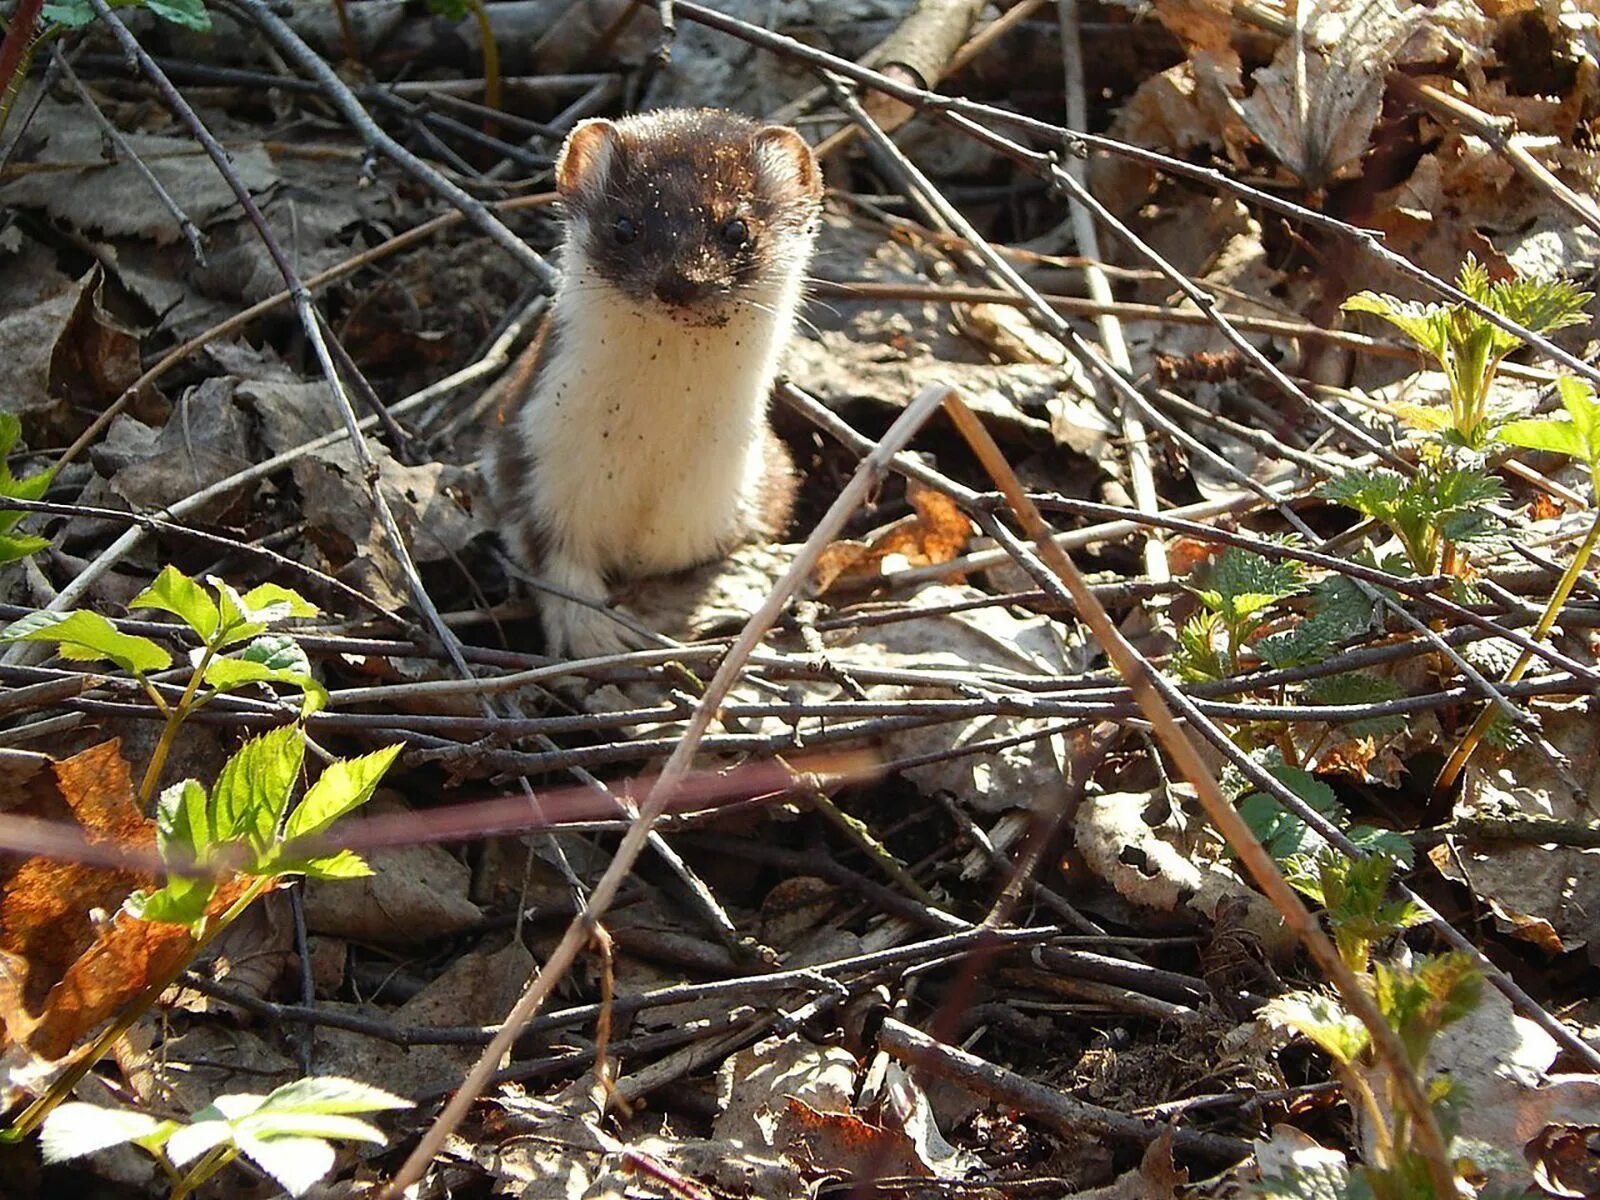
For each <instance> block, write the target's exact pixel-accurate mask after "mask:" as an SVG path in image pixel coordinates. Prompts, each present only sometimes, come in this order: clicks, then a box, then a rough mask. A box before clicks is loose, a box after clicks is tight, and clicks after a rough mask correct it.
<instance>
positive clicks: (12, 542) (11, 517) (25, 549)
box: [0, 413, 55, 563]
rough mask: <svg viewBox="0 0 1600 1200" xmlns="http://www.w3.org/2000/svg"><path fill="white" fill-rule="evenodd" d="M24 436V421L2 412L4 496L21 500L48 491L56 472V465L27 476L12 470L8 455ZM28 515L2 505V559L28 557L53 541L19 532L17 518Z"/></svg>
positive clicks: (0, 493) (0, 482) (0, 489)
mask: <svg viewBox="0 0 1600 1200" xmlns="http://www.w3.org/2000/svg"><path fill="white" fill-rule="evenodd" d="M21 436H22V422H21V421H19V420H17V418H16V417H14V416H12V415H11V414H10V413H0V500H4V499H5V498H6V497H8V496H9V497H12V498H13V499H17V500H37V499H39V497H41V496H43V495H44V493H45V489H46V488H48V487H49V486H50V480H51V478H52V477H53V476H54V475H55V471H54V469H53V468H49V469H46V470H43V471H38V472H35V473H34V474H32V475H29V476H27V477H26V478H25V479H18V478H17V477H16V476H15V475H13V474H12V473H11V467H10V465H9V464H8V463H7V462H6V458H7V457H8V456H9V455H10V454H11V449H12V447H14V446H15V445H16V444H17V439H18V438H19V437H21ZM26 515H27V514H25V513H20V512H17V511H16V510H15V509H13V510H10V511H7V510H6V509H4V508H0V563H8V562H16V561H17V560H18V559H19V558H27V557H28V555H30V554H32V553H34V551H36V550H43V549H44V548H45V547H46V546H48V545H49V544H50V541H49V539H48V538H42V537H36V536H34V535H33V534H28V533H18V532H17V522H19V521H21V520H22V518H23V517H24V516H26Z"/></svg>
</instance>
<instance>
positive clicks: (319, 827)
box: [284, 743, 405, 841]
mask: <svg viewBox="0 0 1600 1200" xmlns="http://www.w3.org/2000/svg"><path fill="white" fill-rule="evenodd" d="M403 749H405V747H404V745H402V744H399V743H396V744H395V745H393V746H385V747H384V748H383V749H382V750H377V751H374V752H373V753H371V754H363V755H362V756H361V757H360V758H349V759H340V760H338V761H337V762H332V763H329V764H328V766H327V768H326V769H325V770H324V771H323V772H322V774H321V775H319V776H318V777H317V781H316V782H315V783H314V784H312V785H311V788H310V790H308V791H307V792H306V795H305V799H303V800H302V801H300V804H299V806H298V807H297V808H296V809H295V810H294V812H292V813H290V814H289V823H288V825H287V827H286V828H285V830H284V840H285V841H291V840H293V839H296V838H307V837H315V836H316V835H317V834H319V833H322V832H323V831H324V830H326V829H327V828H328V827H329V826H330V825H332V824H333V823H334V822H335V821H337V820H338V819H339V818H340V817H342V816H344V815H345V814H346V813H348V812H350V811H352V810H353V809H356V808H359V807H360V806H361V805H363V804H365V803H366V802H367V801H368V800H370V799H371V798H372V793H373V791H374V790H375V789H376V788H377V786H378V783H379V782H380V781H381V780H382V779H383V776H384V772H386V771H387V770H388V769H389V767H390V765H391V764H392V763H393V762H394V760H395V758H396V757H398V755H399V754H400V751H401V750H403Z"/></svg>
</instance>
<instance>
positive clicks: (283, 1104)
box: [256, 1075, 412, 1113]
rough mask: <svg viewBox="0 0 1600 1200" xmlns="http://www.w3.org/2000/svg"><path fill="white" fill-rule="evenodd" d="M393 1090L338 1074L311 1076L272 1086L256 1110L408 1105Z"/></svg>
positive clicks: (366, 1109) (365, 1108) (354, 1110)
mask: <svg viewBox="0 0 1600 1200" xmlns="http://www.w3.org/2000/svg"><path fill="white" fill-rule="evenodd" d="M411 1106H412V1105H411V1101H410V1100H407V1099H406V1098H405V1097H403V1096H396V1095H395V1094H394V1093H393V1092H386V1091H384V1090H383V1089H382V1088H379V1087H373V1086H372V1085H371V1084H370V1083H363V1082H361V1081H360V1080H359V1079H346V1078H345V1077H344V1076H342V1075H311V1076H308V1077H306V1078H305V1079H296V1080H294V1081H293V1082H292V1083H286V1084H284V1085H283V1086H282V1087H280V1088H276V1089H274V1090H273V1091H272V1092H270V1093H269V1094H268V1095H267V1097H266V1098H265V1099H264V1100H263V1101H262V1102H261V1105H260V1107H259V1108H257V1110H256V1111H257V1112H264V1111H271V1112H303V1113H372V1112H386V1111H388V1110H391V1109H401V1108H410V1107H411Z"/></svg>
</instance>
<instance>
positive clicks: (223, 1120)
mask: <svg viewBox="0 0 1600 1200" xmlns="http://www.w3.org/2000/svg"><path fill="white" fill-rule="evenodd" d="M409 1107H411V1102H410V1101H409V1100H403V1099H401V1098H400V1097H399V1096H393V1095H390V1094H389V1093H388V1092H385V1091H383V1090H381V1089H379V1088H375V1087H372V1086H371V1085H370V1084H365V1083H359V1082H357V1081H356V1080H354V1079H342V1078H339V1077H338V1076H323V1077H313V1078H310V1079H300V1080H296V1081H295V1082H294V1083H288V1084H285V1085H284V1086H283V1087H281V1088H278V1089H277V1090H276V1091H273V1092H269V1093H268V1094H266V1095H264V1096H262V1095H255V1094H251V1093H233V1094H229V1095H225V1096H218V1097H217V1098H216V1099H215V1100H214V1101H212V1102H211V1103H210V1104H208V1105H207V1106H206V1107H204V1108H202V1109H200V1110H199V1111H198V1112H196V1113H194V1114H192V1115H191V1116H190V1118H189V1119H188V1120H187V1121H174V1120H162V1119H160V1118H157V1117H152V1116H149V1115H147V1114H145V1113H141V1112H134V1111H132V1110H129V1109H116V1108H102V1107H100V1106H99V1105H95V1104H80V1103H72V1104H63V1105H62V1106H61V1107H60V1108H58V1109H56V1110H55V1111H54V1112H53V1113H51V1114H50V1117H49V1119H48V1120H47V1121H45V1123H44V1132H43V1135H42V1137H41V1139H40V1142H41V1149H42V1151H43V1157H44V1161H45V1162H46V1163H58V1162H65V1161H67V1160H69V1159H73V1158H81V1157H82V1156H84V1155H86V1154H93V1153H95V1152H96V1151H98V1150H106V1149H109V1148H111V1147H112V1146H123V1145H133V1146H137V1147H139V1149H141V1150H143V1151H145V1152H146V1153H147V1154H150V1155H152V1156H154V1158H155V1160H156V1161H157V1162H158V1163H159V1164H160V1165H161V1168H162V1170H163V1171H164V1172H165V1173H166V1175H167V1178H168V1179H169V1180H170V1181H171V1184H172V1191H171V1197H172V1200H184V1198H185V1197H188V1196H190V1195H192V1194H193V1193H194V1191H195V1190H196V1189H197V1188H199V1187H200V1186H201V1185H202V1184H204V1183H205V1182H206V1181H207V1180H209V1179H211V1178H212V1176H214V1175H216V1174H217V1173H218V1172H219V1171H221V1170H222V1169H223V1168H224V1167H226V1166H227V1165H228V1164H229V1163H231V1162H233V1161H234V1160H235V1159H236V1158H239V1157H240V1156H241V1155H242V1156H243V1157H245V1158H246V1159H248V1160H249V1161H250V1162H251V1163H253V1164H255V1166H256V1167H258V1168H260V1170H261V1171H262V1172H263V1173H265V1174H266V1175H267V1176H268V1177H270V1178H271V1179H272V1180H273V1181H275V1182H276V1183H277V1184H278V1186H279V1187H281V1188H283V1190H284V1191H286V1192H288V1193H289V1194H290V1195H291V1196H303V1195H305V1193H306V1192H308V1191H310V1190H311V1188H312V1187H313V1186H315V1184H316V1183H317V1181H318V1180H320V1179H322V1178H324V1177H325V1176H326V1175H327V1174H328V1173H329V1172H330V1171H331V1170H332V1169H333V1166H334V1157H335V1151H334V1147H333V1145H332V1143H334V1142H336V1141H337V1142H351V1141H357V1142H371V1143H373V1144H375V1145H379V1146H381V1145H383V1144H384V1142H385V1141H386V1140H387V1139H386V1138H385V1137H384V1133H383V1130H381V1129H379V1128H378V1127H377V1126H376V1125H374V1124H372V1123H371V1122H370V1121H365V1120H362V1119H361V1118H362V1117H364V1116H365V1115H367V1114H369V1113H375V1112H383V1111H385V1110H391V1109H399V1108H409Z"/></svg>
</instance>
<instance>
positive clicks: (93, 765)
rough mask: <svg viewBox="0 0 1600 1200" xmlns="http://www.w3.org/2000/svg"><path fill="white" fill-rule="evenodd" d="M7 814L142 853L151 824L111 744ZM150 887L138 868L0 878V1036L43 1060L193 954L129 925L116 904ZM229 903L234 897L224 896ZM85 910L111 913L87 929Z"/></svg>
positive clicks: (42, 778) (36, 780) (164, 928)
mask: <svg viewBox="0 0 1600 1200" xmlns="http://www.w3.org/2000/svg"><path fill="white" fill-rule="evenodd" d="M5 807H6V808H7V809H8V810H10V811H12V812H15V813H18V814H21V815H27V816H34V817H40V818H43V819H47V820H55V821H62V820H70V821H73V822H75V823H77V824H78V825H79V826H81V827H82V829H83V831H84V833H85V835H86V836H87V837H88V839H89V840H90V841H91V842H94V843H105V844H113V845H118V846H126V847H129V848H133V849H139V850H150V849H153V848H154V846H155V826H154V824H153V823H152V822H150V821H148V820H146V819H145V818H144V817H143V816H142V815H141V814H140V812H139V806H138V803H137V801H136V800H135V798H134V793H133V784H132V781H131V779H130V777H129V774H128V764H127V762H126V761H125V760H124V759H123V757H122V753H121V749H120V743H119V742H117V741H115V740H112V741H109V742H102V743H101V744H100V745H98V746H95V747H92V748H91V749H88V750H85V751H84V752H83V753H81V754H77V755H74V756H73V757H71V758H68V759H63V760H62V761H60V762H56V763H53V764H51V767H50V771H49V773H48V775H45V774H44V773H40V774H37V775H35V776H34V777H33V779H32V780H30V781H29V782H28V784H27V785H26V791H25V793H24V794H23V795H22V796H20V797H10V796H8V797H5ZM155 884H156V881H155V879H154V878H153V877H152V876H150V875H147V874H144V873H141V872H137V871H123V870H108V869H105V868H100V867H86V866H81V865H79V864H77V863H71V862H62V861H58V860H55V859H46V858H29V859H25V860H23V861H22V862H20V863H18V864H16V865H15V866H14V867H10V868H8V869H6V870H5V871H4V873H3V874H0V955H3V956H4V960H5V963H6V967H7V969H6V970H5V971H3V972H0V1000H3V1003H0V1019H3V1021H4V1024H5V1028H4V1037H5V1039H6V1041H7V1042H8V1043H11V1042H15V1043H18V1044H21V1045H23V1046H25V1047H26V1048H27V1049H28V1050H29V1051H31V1052H32V1053H34V1054H36V1055H38V1056H39V1057H41V1058H45V1059H56V1058H60V1057H61V1056H62V1055H63V1054H65V1053H66V1052H67V1051H68V1050H70V1049H71V1048H72V1046H73V1044H74V1043H75V1042H76V1041H77V1040H78V1039H79V1038H81V1037H82V1036H83V1035H84V1034H85V1033H87V1032H88V1031H89V1030H90V1029H92V1028H94V1027H95V1026H96V1025H98V1024H99V1023H100V1022H101V1021H103V1020H105V1019H106V1018H107V1017H109V1016H111V1015H112V1014H113V1013H115V1012H116V1011H117V1010H118V1009H120V1008H121V1007H122V1006H123V1005H124V1004H126V1003H127V1002H128V1001H129V1000H130V999H132V998H133V997H134V996H136V995H138V993H139V992H141V991H143V990H144V988H145V987H146V986H147V985H149V984H150V983H152V982H154V981H155V980H158V979H161V978H163V977H164V976H165V975H166V974H167V973H168V972H170V971H171V970H172V969H173V968H174V967H175V966H177V965H178V963H180V962H182V961H183V959H184V957H185V956H186V955H188V954H189V952H190V951H191V950H192V949H193V948H194V939H193V938H191V937H190V936H189V933H188V930H186V929H185V928H184V927H183V926H181V925H164V924H155V923H152V922H148V921H138V920H135V919H133V918H132V917H129V916H127V915H126V914H125V913H123V912H121V911H120V909H121V905H122V901H123V900H124V899H125V898H126V897H127V895H128V893H129V892H131V891H133V890H134V889H136V888H141V887H153V886H155ZM232 894H233V895H237V890H236V889H235V890H234V891H233V893H232ZM95 912H100V913H112V914H115V915H114V916H113V917H112V918H111V919H110V920H101V921H99V922H97V921H96V920H95V918H94V916H93V915H92V914H93V913H95Z"/></svg>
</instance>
